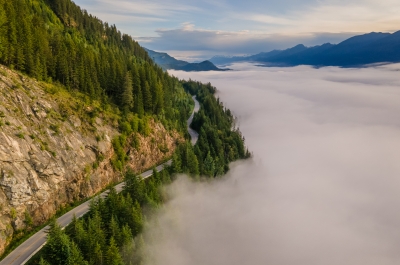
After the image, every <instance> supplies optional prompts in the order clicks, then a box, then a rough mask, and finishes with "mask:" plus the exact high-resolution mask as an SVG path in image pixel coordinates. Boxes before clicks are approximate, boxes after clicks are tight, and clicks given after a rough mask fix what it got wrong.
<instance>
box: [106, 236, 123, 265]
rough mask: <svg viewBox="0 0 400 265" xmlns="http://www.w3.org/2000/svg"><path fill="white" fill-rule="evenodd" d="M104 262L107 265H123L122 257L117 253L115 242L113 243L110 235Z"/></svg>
mask: <svg viewBox="0 0 400 265" xmlns="http://www.w3.org/2000/svg"><path fill="white" fill-rule="evenodd" d="M106 264H107V265H124V262H123V260H122V257H121V255H120V254H119V250H118V247H117V244H116V243H115V240H114V238H113V237H111V239H110V245H109V247H108V249H107V254H106Z"/></svg>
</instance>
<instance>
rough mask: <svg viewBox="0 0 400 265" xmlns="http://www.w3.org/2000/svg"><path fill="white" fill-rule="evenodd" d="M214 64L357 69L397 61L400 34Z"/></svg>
mask: <svg viewBox="0 0 400 265" xmlns="http://www.w3.org/2000/svg"><path fill="white" fill-rule="evenodd" d="M210 61H211V62H213V63H216V64H221V65H223V64H230V63H234V62H257V63H263V64H265V65H266V66H297V65H312V66H316V67H322V66H339V67H360V66H366V65H369V64H376V63H396V62H400V31H397V32H394V33H382V32H371V33H367V34H362V35H357V36H353V37H351V38H349V39H346V40H344V41H342V42H340V43H338V44H331V43H325V44H322V45H317V46H311V47H306V46H304V45H303V44H298V45H296V46H294V47H292V48H289V49H286V50H273V51H270V52H262V53H258V54H255V55H251V56H243V57H231V58H226V57H225V58H224V57H222V56H214V57H213V58H211V59H210Z"/></svg>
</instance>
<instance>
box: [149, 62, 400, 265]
mask: <svg viewBox="0 0 400 265" xmlns="http://www.w3.org/2000/svg"><path fill="white" fill-rule="evenodd" d="M234 68H235V69H236V70H237V71H231V72H208V73H204V72H202V73H184V72H172V74H174V75H176V76H178V77H180V78H187V79H188V78H192V79H196V80H199V81H203V82H211V83H212V84H213V85H214V86H216V87H217V88H218V90H219V96H220V98H221V99H222V101H223V102H224V103H225V105H226V106H227V107H229V108H231V109H232V110H233V112H234V113H235V115H236V116H237V117H238V124H239V125H240V129H241V131H242V132H243V134H244V136H245V137H246V143H247V145H248V147H249V149H250V150H251V151H252V152H253V153H254V157H253V158H252V159H249V160H247V161H242V162H238V163H236V164H233V165H232V168H231V171H230V172H229V174H228V175H227V176H226V177H225V178H223V179H221V180H217V181H213V182H210V183H193V182H191V181H190V180H188V179H187V178H186V177H181V178H180V179H179V180H178V181H176V182H175V183H174V184H173V185H171V186H170V187H169V188H168V193H169V195H170V197H171V200H170V201H169V202H168V203H167V204H166V205H165V207H164V208H163V209H162V210H160V212H159V214H158V215H157V216H155V217H152V218H150V220H149V225H148V226H147V227H146V229H145V231H146V237H147V238H148V239H149V240H150V245H149V246H148V248H147V250H146V251H147V252H148V256H149V257H150V256H151V257H152V260H149V262H148V263H149V264H160V265H161V264H163V265H188V264H190V265H214V264H215V265H243V264H249V265H258V264H274V265H280V264H282V265H293V264H296V265H321V264H323V265H337V264H341V265H346V264H349V265H350V264H351V265H357V264H360V265H376V264H384V265H386V264H400V251H399V247H398V246H399V245H400V211H399V210H398V209H399V205H400V192H399V191H400V78H399V70H398V69H399V68H400V66H399V65H391V66H383V67H377V68H367V69H339V68H322V69H313V68H309V67H295V68H261V67H260V68H258V67H254V66H251V65H248V64H240V65H235V66H234Z"/></svg>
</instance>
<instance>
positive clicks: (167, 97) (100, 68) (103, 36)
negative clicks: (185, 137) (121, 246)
mask: <svg viewBox="0 0 400 265" xmlns="http://www.w3.org/2000/svg"><path fill="white" fill-rule="evenodd" d="M0 63H1V64H4V65H6V66H8V67H10V68H11V69H15V70H18V71H21V72H24V73H26V74H28V75H29V76H32V77H34V78H36V79H38V80H42V81H45V82H58V83H60V84H62V85H64V86H65V87H66V88H67V89H75V90H78V91H80V92H83V93H85V94H86V95H89V96H90V99H92V100H98V101H100V102H102V103H103V104H107V103H110V102H111V103H113V104H115V105H117V106H118V107H119V109H120V110H121V111H122V113H134V114H136V115H138V116H139V117H140V118H141V117H142V116H143V115H154V116H156V117H158V119H160V120H161V121H162V122H163V124H164V125H166V126H167V127H168V128H175V129H178V130H179V131H181V132H183V131H184V129H185V117H186V116H187V115H188V112H189V108H190V106H185V107H186V109H185V108H181V106H179V100H181V99H182V97H181V96H179V95H177V93H179V92H180V91H183V90H182V87H181V84H180V82H179V80H177V79H176V78H173V77H171V76H169V75H168V74H167V73H166V72H164V71H163V70H162V69H161V68H160V67H158V66H157V65H155V63H154V62H153V61H152V60H151V59H150V58H149V56H148V54H147V52H146V51H145V50H144V49H143V48H142V47H140V45H139V44H138V43H137V42H136V41H134V40H133V39H132V37H130V36H129V35H127V34H122V33H121V32H120V31H118V29H117V28H116V27H115V25H109V24H107V23H103V22H102V21H101V20H99V19H98V18H96V17H94V16H92V15H89V14H88V13H87V12H86V11H85V10H82V9H81V8H80V7H79V6H77V5H76V4H74V3H73V2H72V1H71V0H12V1H9V0H0Z"/></svg>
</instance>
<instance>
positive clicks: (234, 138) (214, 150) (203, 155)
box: [172, 80, 250, 177]
mask: <svg viewBox="0 0 400 265" xmlns="http://www.w3.org/2000/svg"><path fill="white" fill-rule="evenodd" d="M182 84H183V87H184V88H185V90H186V91H188V92H190V93H191V94H192V95H196V97H197V100H198V101H199V102H200V105H201V108H200V111H199V112H197V113H196V114H195V115H194V118H193V122H192V124H191V127H192V128H193V129H194V130H196V131H197V132H199V139H198V141H197V143H196V145H195V146H194V147H192V146H191V145H190V144H188V143H186V144H183V145H181V146H179V147H178V150H177V152H176V154H175V155H174V156H173V162H172V166H173V167H174V170H175V171H176V172H182V173H189V174H193V175H198V174H200V175H203V176H209V177H215V176H219V175H223V174H225V173H226V172H227V171H228V170H229V163H230V162H232V161H235V160H238V159H244V158H248V157H250V153H249V151H248V150H247V149H246V147H245V144H244V138H243V136H242V134H241V132H240V131H239V130H238V129H236V128H235V124H234V117H233V115H232V113H231V111H230V110H229V109H226V108H225V107H224V106H223V104H222V103H221V102H220V101H219V99H218V98H215V96H214V94H215V92H216V89H215V87H213V86H211V84H202V83H200V82H194V81H191V80H190V81H182Z"/></svg>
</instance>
